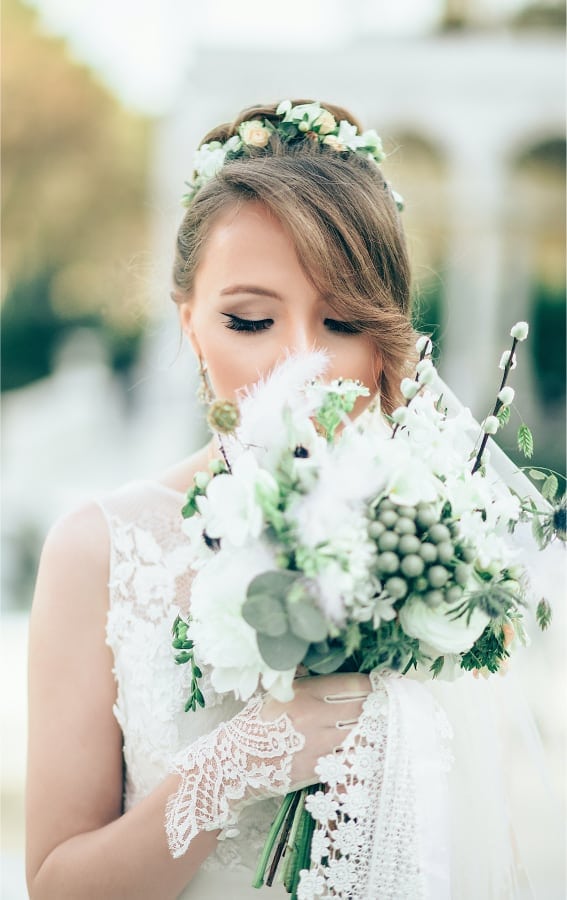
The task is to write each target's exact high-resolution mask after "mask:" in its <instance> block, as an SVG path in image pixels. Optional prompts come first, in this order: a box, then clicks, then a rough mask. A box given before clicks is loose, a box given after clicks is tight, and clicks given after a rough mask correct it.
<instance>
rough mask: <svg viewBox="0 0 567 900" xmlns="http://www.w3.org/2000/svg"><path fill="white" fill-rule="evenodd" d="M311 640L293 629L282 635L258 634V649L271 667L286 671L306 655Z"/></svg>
mask: <svg viewBox="0 0 567 900" xmlns="http://www.w3.org/2000/svg"><path fill="white" fill-rule="evenodd" d="M308 647H309V641H304V640H302V639H301V638H299V637H296V635H295V634H292V633H291V631H287V632H286V633H285V634H283V635H281V636H280V637H271V635H269V634H261V633H259V634H258V649H259V651H260V654H261V656H262V659H263V660H264V662H265V663H267V665H268V666H270V668H271V669H275V670H276V671H277V672H285V671H286V669H293V667H294V666H297V665H298V664H299V663H300V662H301V661H302V659H303V657H304V656H305V653H306V651H307V648H308Z"/></svg>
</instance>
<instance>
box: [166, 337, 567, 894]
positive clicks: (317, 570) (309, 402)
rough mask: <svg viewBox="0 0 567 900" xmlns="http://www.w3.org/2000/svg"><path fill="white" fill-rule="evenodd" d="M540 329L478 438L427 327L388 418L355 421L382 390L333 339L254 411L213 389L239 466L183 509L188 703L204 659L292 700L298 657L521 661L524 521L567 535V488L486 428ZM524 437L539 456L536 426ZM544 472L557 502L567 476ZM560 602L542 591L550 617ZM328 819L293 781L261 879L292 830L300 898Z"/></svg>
mask: <svg viewBox="0 0 567 900" xmlns="http://www.w3.org/2000/svg"><path fill="white" fill-rule="evenodd" d="M524 326H525V323H518V325H516V326H514V328H513V329H512V332H511V334H512V337H513V338H514V343H513V345H512V349H511V351H510V352H509V353H508V355H507V357H506V359H504V358H503V360H502V368H503V369H504V375H503V378H502V384H501V386H500V390H499V393H498V398H497V401H496V404H495V408H494V412H493V414H492V415H491V416H489V417H488V418H487V419H486V420H485V422H484V423H483V427H482V433H481V435H480V436H479V440H480V446H479V448H478V450H476V452H475V448H474V447H471V442H470V438H469V437H468V434H470V432H471V429H474V426H475V423H474V420H473V418H472V416H471V414H470V412H469V411H468V410H467V409H463V410H461V411H460V413H459V414H458V415H457V416H454V417H450V416H449V415H448V414H447V412H446V410H445V408H444V405H443V397H442V396H441V397H436V396H434V394H433V393H432V392H430V391H429V389H428V386H429V385H431V384H432V383H433V381H434V380H435V375H436V373H435V370H434V367H433V364H432V362H431V360H430V359H429V358H428V352H429V350H430V347H431V343H430V341H429V339H428V338H425V337H424V338H420V341H419V342H418V345H417V348H418V352H419V353H420V356H421V358H420V361H419V363H418V365H417V370H416V376H415V379H414V380H411V379H404V381H403V382H402V385H401V388H402V393H403V395H404V397H405V398H406V401H407V402H406V405H405V406H403V407H400V408H399V409H397V410H395V411H394V413H393V415H392V417H391V418H390V419H387V418H386V417H384V416H382V415H381V413H380V411H379V409H377V408H376V406H375V405H374V407H373V405H372V404H371V406H370V407H369V408H368V409H367V410H366V411H365V412H364V413H363V414H362V415H361V416H359V417H358V418H357V419H355V420H354V421H351V420H350V419H349V417H348V413H349V412H351V411H352V409H353V407H354V404H355V402H356V400H357V398H359V397H362V396H367V395H368V393H369V392H368V389H367V388H366V387H364V386H363V385H361V384H359V383H357V382H353V381H348V380H341V379H339V380H336V381H333V382H332V383H330V384H325V383H324V382H323V381H322V380H321V375H322V374H323V373H324V368H325V364H326V359H325V357H324V355H323V354H318V353H315V354H311V355H309V356H306V357H295V358H294V357H292V358H289V359H288V360H287V361H286V362H285V363H283V364H282V365H281V366H280V367H279V368H278V369H277V370H276V371H274V373H273V374H272V376H271V377H270V378H269V379H268V380H267V381H266V382H264V383H261V384H259V385H257V386H256V387H255V388H254V389H253V390H252V391H251V392H250V393H249V394H248V395H247V396H245V397H244V398H243V400H242V401H241V403H240V404H239V406H238V407H236V406H235V405H234V404H231V403H229V402H226V401H220V402H219V401H217V402H215V403H213V405H212V407H211V410H210V413H209V422H210V424H211V426H212V427H213V429H214V430H215V431H217V433H219V436H220V440H221V447H222V455H223V459H224V462H220V461H216V462H215V463H214V464H213V465H212V467H211V471H210V472H209V473H199V474H198V475H197V476H196V478H195V482H194V485H193V486H192V488H191V489H190V491H189V492H188V495H187V502H186V505H185V507H184V509H183V515H184V517H185V518H186V522H185V529H186V532H187V535H188V538H189V540H190V541H191V542H192V544H193V547H194V560H195V561H194V568H195V571H196V575H195V578H194V581H193V586H192V593H191V618H190V621H189V622H184V621H183V620H181V619H179V618H178V619H177V621H176V623H175V626H174V647H175V648H176V650H177V651H179V652H178V656H177V661H178V662H180V663H190V665H191V667H192V676H193V677H192V682H191V693H190V697H189V699H188V703H187V707H186V708H187V709H192V710H195V709H196V707H197V706H198V705H201V706H202V705H204V700H203V695H202V693H201V691H200V689H199V677H200V676H201V666H202V665H203V664H205V665H207V666H209V667H210V668H211V682H212V685H213V687H214V688H215V690H216V691H218V692H220V693H223V692H228V691H233V692H234V694H235V695H236V696H237V697H239V698H241V699H243V700H246V699H248V698H249V697H251V696H252V694H254V692H255V691H257V689H258V687H259V686H260V685H261V686H262V687H263V688H264V689H265V690H266V691H268V692H269V693H270V694H271V695H272V696H273V697H275V698H276V699H278V700H280V701H284V702H285V701H287V700H289V699H290V698H291V697H292V696H293V681H294V678H295V677H296V673H297V668H298V666H300V665H302V666H304V667H305V668H306V669H308V670H309V671H310V672H311V673H317V674H329V673H332V672H335V671H338V670H341V671H360V672H374V673H376V672H380V671H382V670H388V671H390V672H391V671H394V672H396V673H399V674H400V675H401V674H406V673H409V672H410V671H414V672H416V673H417V674H418V675H420V676H421V677H422V678H432V677H433V678H435V677H439V676H442V677H449V678H453V677H456V675H458V674H459V672H462V671H463V670H473V671H474V672H475V673H478V672H483V673H487V674H488V673H494V672H498V671H501V670H504V669H505V666H506V663H507V660H508V657H509V656H510V652H511V650H512V649H513V647H514V644H515V643H518V642H524V641H525V631H524V626H523V617H524V610H525V608H526V606H527V601H528V597H529V578H528V573H527V572H526V570H525V568H524V567H523V566H522V563H521V559H520V554H519V550H518V549H517V547H516V546H515V545H514V543H513V541H512V540H511V535H512V534H513V532H514V530H515V529H516V527H518V525H519V523H522V522H527V521H530V522H531V523H532V527H533V530H534V534H535V536H536V537H537V539H538V540H539V542H540V545H541V546H544V545H545V544H546V543H548V542H549V541H550V540H552V539H554V538H555V537H556V536H557V535H559V536H560V537H561V538H562V539H564V538H565V521H564V520H565V505H564V502H562V503H561V504H558V505H557V506H556V507H555V508H553V507H551V506H550V505H549V504H547V503H546V502H545V501H544V500H542V503H541V504H540V506H538V504H537V503H535V502H534V500H533V498H532V497H522V496H519V495H518V494H517V493H515V492H514V491H512V490H511V489H509V488H508V487H507V486H506V485H505V484H504V483H503V482H502V481H501V480H500V479H499V478H497V477H494V476H493V474H492V473H491V469H490V466H489V464H488V463H489V460H488V451H487V449H486V444H487V440H488V435H489V434H493V433H494V432H495V431H496V430H497V429H498V427H500V425H502V424H504V423H505V421H506V420H507V417H508V416H509V408H510V403H511V401H512V399H513V390H512V389H511V388H509V387H507V385H506V380H507V377H508V373H509V371H510V369H511V367H512V366H513V364H514V362H515V349H516V344H517V342H518V340H523V339H524V338H525V336H526V334H527V326H525V327H524ZM339 429H340V430H339ZM518 441H519V445H520V447H521V449H523V450H524V452H525V453H526V455H528V456H529V455H531V449H532V440H531V434H530V433H529V430H528V429H527V428H526V426H524V425H523V426H522V428H521V429H520V432H519V435H518ZM532 474H533V477H534V478H535V479H540V480H542V481H543V488H544V491H543V493H544V494H545V495H547V499H548V500H549V501H553V500H554V496H555V493H556V491H557V488H558V483H557V479H556V477H555V475H554V474H553V473H552V474H547V475H543V476H542V475H541V473H540V472H539V471H536V470H532ZM540 507H542V508H540ZM550 615H551V611H550V608H549V605H548V604H547V602H546V601H545V600H544V599H541V600H540V602H539V604H538V607H537V618H538V622H539V624H540V626H541V627H542V628H544V627H546V626H547V624H548V623H549V620H550ZM303 798H305V792H303ZM286 804H287V805H286ZM307 807H308V808H310V807H311V809H312V808H313V802H311V804H310V803H307ZM310 823H311V824H310ZM312 824H313V819H312V818H311V817H310V816H309V813H308V812H307V809H306V808H305V805H304V803H303V802H300V800H299V799H298V796H297V795H293V796H292V795H289V798H286V801H285V802H284V807H282V811H281V813H280V816H279V817H278V820H277V822H276V824H275V826H274V828H275V832H274V834H273V835H271V838H270V841H269V842H268V844H267V849H266V854H265V858H264V859H263V861H262V865H261V866H260V869H259V875H258V879H257V883H258V884H261V883H263V880H264V877H265V870H266V868H267V864H268V861H269V856H270V854H271V852H272V850H273V846H274V845H275V844H276V841H277V834H278V832H279V831H281V829H282V828H283V835H284V840H283V843H282V840H280V842H279V845H278V846H279V849H276V851H275V856H276V857H277V859H279V856H280V855H281V852H282V848H283V846H284V844H286V843H287V845H288V846H289V847H290V848H291V849H290V850H289V852H288V854H287V862H286V864H285V869H284V882H285V883H286V886H287V887H288V890H289V892H290V893H292V894H294V895H296V893H297V890H298V885H299V884H300V880H299V878H300V871H301V870H302V869H306V868H309V858H310V857H309V848H310V846H311V843H310V842H311V839H312V833H313V827H312ZM290 835H291V836H292V839H290ZM343 856H344V857H345V858H346V857H348V853H346V851H345V853H344V854H343ZM272 869H274V867H273V866H272ZM272 878H273V871H272V872H271V875H270V876H269V880H271V879H272ZM303 883H304V885H306V884H307V881H306V879H305V878H304V881H303ZM305 890H306V889H305ZM307 895H308V894H307V893H305V892H304V893H303V894H300V896H307Z"/></svg>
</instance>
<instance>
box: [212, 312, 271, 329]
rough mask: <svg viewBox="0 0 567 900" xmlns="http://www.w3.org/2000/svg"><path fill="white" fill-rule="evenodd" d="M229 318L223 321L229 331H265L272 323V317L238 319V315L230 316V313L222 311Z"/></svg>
mask: <svg viewBox="0 0 567 900" xmlns="http://www.w3.org/2000/svg"><path fill="white" fill-rule="evenodd" d="M222 315H223V316H226V317H227V319H228V320H229V321H228V322H226V323H225V327H226V328H230V330H231V331H248V332H251V331H265V330H266V328H269V327H270V325H272V323H273V319H240V318H239V317H238V316H232V315H231V314H230V313H223V314H222Z"/></svg>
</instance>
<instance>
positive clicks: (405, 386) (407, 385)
mask: <svg viewBox="0 0 567 900" xmlns="http://www.w3.org/2000/svg"><path fill="white" fill-rule="evenodd" d="M400 390H401V392H402V394H403V395H404V397H405V398H406V400H411V399H412V398H413V397H415V395H416V394H417V392H418V390H419V384H418V383H417V381H414V380H413V378H402V383H401V384H400Z"/></svg>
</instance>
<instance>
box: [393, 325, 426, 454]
mask: <svg viewBox="0 0 567 900" xmlns="http://www.w3.org/2000/svg"><path fill="white" fill-rule="evenodd" d="M430 345H431V341H429V342H428V343H427V344H426V345H425V347H424V348H423V350H422V351H421V353H420V354H419V362H421V361H422V359H425V357H426V356H427V352H428V349H429V347H430ZM413 380H414V381H415V382H416V383H417V384H419V373H418V372H416V373H415V378H414V379H413ZM423 387H424V386H423V384H421V385H420V387H419V391H421V390H422V389H423ZM419 391H418V392H417V393H416V394H414V395H413V397H411V398H410V397H408V398H407V399H406V403H405V405H406V407H408V406H409V405H410V403H411V401H412V400H413V399H414V397H417V394H419ZM399 427H400V426H399V425H394V429H393V431H392V438H394V437H395V436H396V431H397V430H398V428H399Z"/></svg>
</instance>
